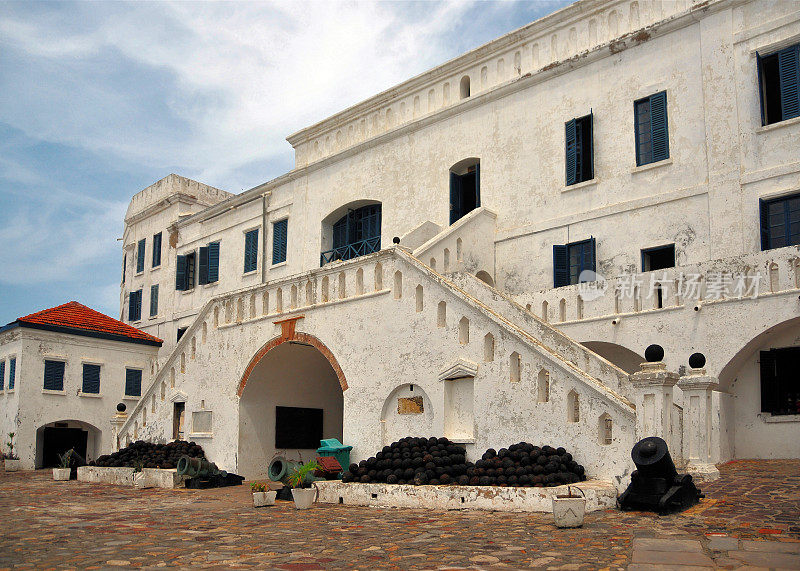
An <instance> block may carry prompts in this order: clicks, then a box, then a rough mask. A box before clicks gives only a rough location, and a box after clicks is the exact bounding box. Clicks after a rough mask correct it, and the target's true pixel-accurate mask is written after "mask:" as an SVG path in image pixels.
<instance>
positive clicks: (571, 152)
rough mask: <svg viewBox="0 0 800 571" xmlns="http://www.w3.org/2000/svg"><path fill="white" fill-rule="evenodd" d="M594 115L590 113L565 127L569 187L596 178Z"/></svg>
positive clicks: (568, 122)
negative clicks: (593, 137)
mask: <svg viewBox="0 0 800 571" xmlns="http://www.w3.org/2000/svg"><path fill="white" fill-rule="evenodd" d="M593 122H594V115H593V114H592V113H590V114H589V115H587V116H585V117H581V118H579V119H572V120H571V121H567V123H566V124H565V125H564V129H565V137H564V139H565V142H566V160H565V164H566V171H567V173H566V175H567V176H566V184H567V186H570V185H573V184H577V183H579V182H585V181H587V180H592V179H593V178H594V156H593V155H594V148H593V143H592V128H593Z"/></svg>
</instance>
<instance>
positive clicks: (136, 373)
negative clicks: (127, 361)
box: [125, 369, 142, 397]
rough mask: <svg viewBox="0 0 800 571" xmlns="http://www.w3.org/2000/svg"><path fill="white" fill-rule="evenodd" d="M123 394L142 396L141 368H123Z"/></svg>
mask: <svg viewBox="0 0 800 571" xmlns="http://www.w3.org/2000/svg"><path fill="white" fill-rule="evenodd" d="M125 396H128V397H139V396H142V370H141V369H125Z"/></svg>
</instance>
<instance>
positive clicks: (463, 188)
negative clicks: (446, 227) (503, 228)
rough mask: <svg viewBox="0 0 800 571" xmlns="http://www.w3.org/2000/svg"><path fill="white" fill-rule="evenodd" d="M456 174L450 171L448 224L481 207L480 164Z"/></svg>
mask: <svg viewBox="0 0 800 571" xmlns="http://www.w3.org/2000/svg"><path fill="white" fill-rule="evenodd" d="M465 171H466V172H464V173H460V174H456V173H455V172H453V171H450V224H453V223H454V222H457V221H458V220H460V219H461V218H463V217H464V216H466V215H467V214H469V213H470V212H472V211H473V210H475V209H476V208H478V207H479V206H480V205H481V181H480V172H481V165H480V163H475V164H473V165H470V166H468V167H467V168H466V169H465Z"/></svg>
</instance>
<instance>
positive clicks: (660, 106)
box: [634, 91, 669, 166]
mask: <svg viewBox="0 0 800 571" xmlns="http://www.w3.org/2000/svg"><path fill="white" fill-rule="evenodd" d="M634 115H635V126H636V164H637V165H638V166H642V165H646V164H650V163H655V162H658V161H663V160H666V159H668V158H669V128H668V125H667V92H666V91H661V92H659V93H656V94H654V95H651V96H650V97H645V98H644V99H640V100H638V101H636V102H635V103H634Z"/></svg>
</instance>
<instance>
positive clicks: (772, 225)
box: [759, 194, 800, 250]
mask: <svg viewBox="0 0 800 571" xmlns="http://www.w3.org/2000/svg"><path fill="white" fill-rule="evenodd" d="M759 209H760V218H761V249H762V250H771V249H773V248H783V247H784V246H796V245H798V244H800V194H793V195H791V196H784V197H781V198H775V199H773V200H761V201H759Z"/></svg>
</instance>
